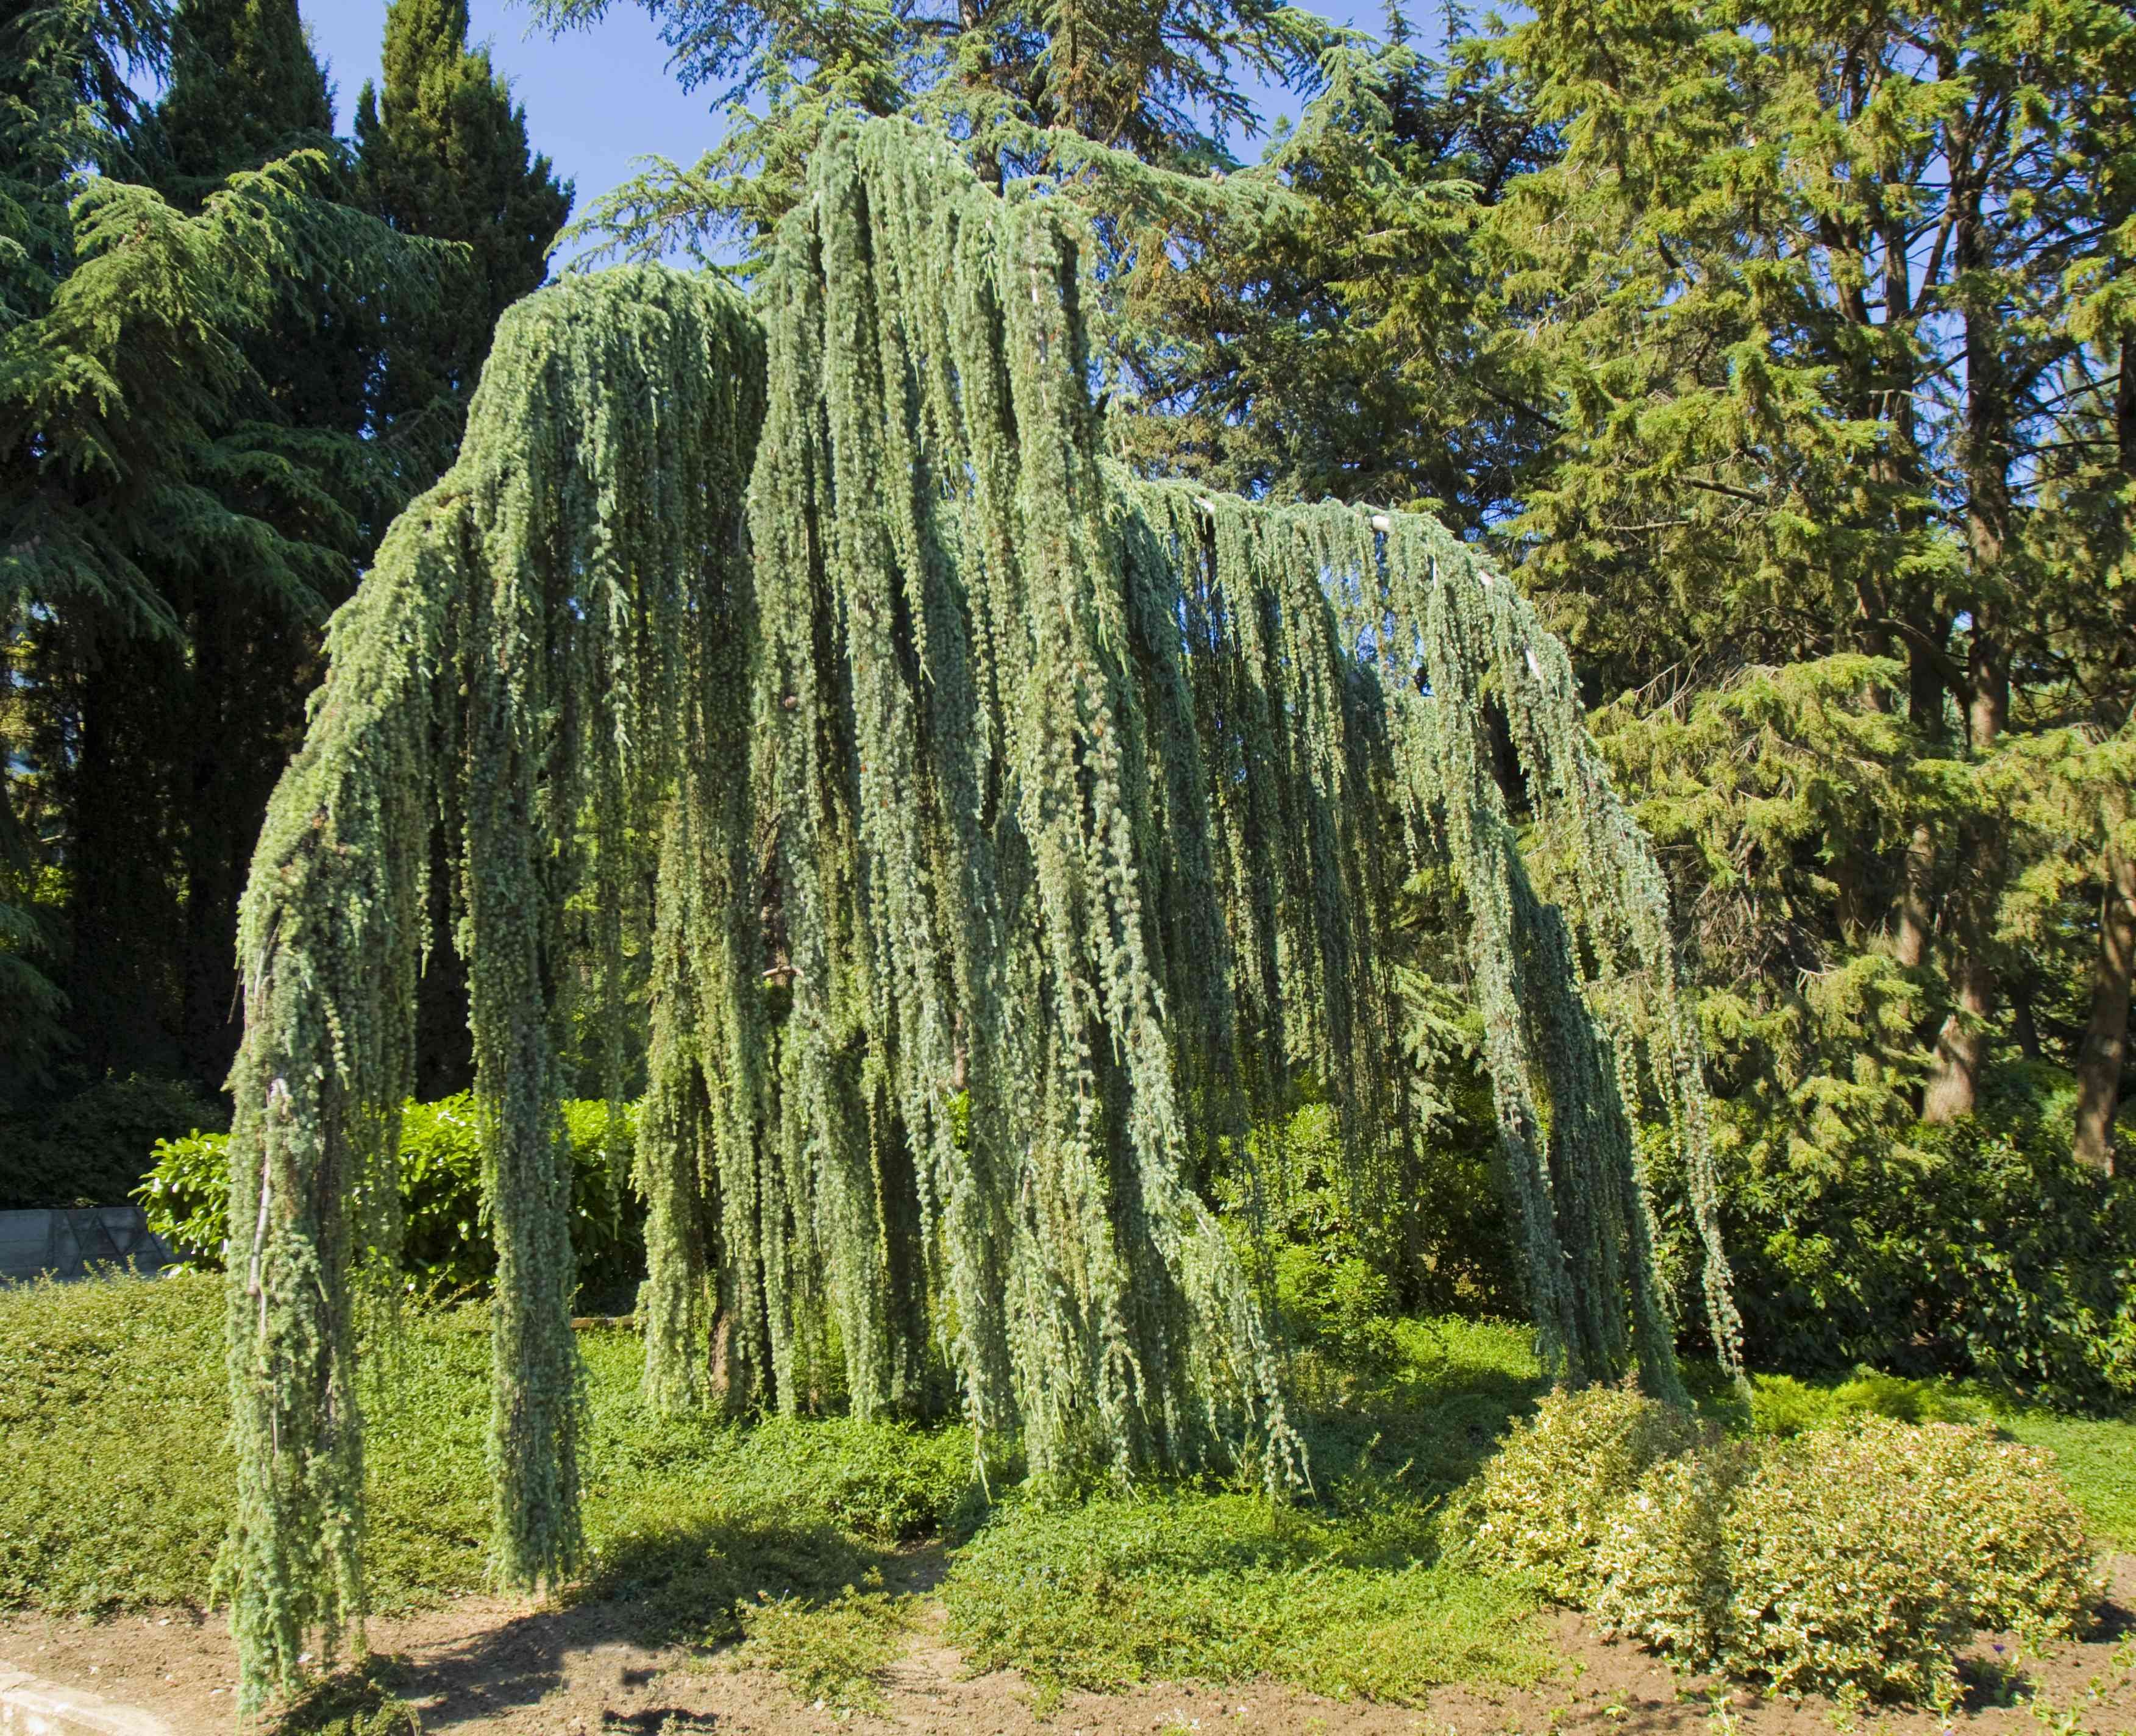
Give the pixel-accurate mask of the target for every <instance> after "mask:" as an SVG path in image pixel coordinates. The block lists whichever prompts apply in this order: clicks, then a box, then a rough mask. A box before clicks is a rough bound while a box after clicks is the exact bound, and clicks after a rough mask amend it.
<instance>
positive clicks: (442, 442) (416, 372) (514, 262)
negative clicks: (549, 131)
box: [356, 0, 571, 487]
mask: <svg viewBox="0 0 2136 1736" xmlns="http://www.w3.org/2000/svg"><path fill="white" fill-rule="evenodd" d="M467 35H468V9H467V4H466V0H393V4H392V5H391V7H389V8H388V9H387V11H386V54H385V83H384V85H383V88H382V89H381V88H378V87H375V86H373V85H371V84H370V83H369V82H368V81H367V82H366V83H365V85H364V87H363V90H362V95H359V96H358V97H357V104H356V140H357V196H358V202H359V203H360V204H361V205H362V207H363V208H364V209H365V210H367V211H371V212H373V213H374V214H376V216H380V217H382V218H384V219H385V221H386V222H388V223H390V224H391V225H392V226H393V227H394V228H396V229H397V230H402V231H403V232H405V233H406V234H410V235H430V236H434V237H436V238H438V239H439V240H449V241H459V242H462V243H464V244H465V245H466V246H467V247H468V249H469V250H470V253H471V259H470V262H469V265H468V274H467V277H466V279H465V280H464V286H463V287H462V288H461V289H459V290H458V291H457V292H456V293H454V294H453V295H452V296H450V297H449V298H447V300H446V301H444V303H440V304H439V306H438V307H436V308H433V309H431V310H430V311H429V312H428V313H425V314H424V315H421V316H418V317H415V318H405V319H401V320H398V321H396V322H395V323H394V324H393V326H392V327H391V330H390V331H389V332H388V333H387V334H386V345H385V350H384V354H383V356H382V357H381V369H380V376H379V379H378V381H377V383H376V386H374V388H373V390H374V398H373V402H372V423H373V427H374V429H375V430H376V432H377V433H378V434H381V435H383V436H385V437H386V438H387V439H389V441H390V442H391V447H392V449H393V457H394V462H395V463H396V464H397V465H398V466H399V467H400V468H401V469H402V470H403V471H404V472H405V473H406V474H407V476H408V477H409V479H410V482H412V483H413V484H414V486H415V487H427V486H428V485H429V483H430V482H431V481H432V480H433V479H434V478H435V477H436V476H437V475H438V474H439V473H440V472H442V471H443V470H444V468H445V466H446V465H447V464H449V463H451V462H452V456H453V453H454V452H455V451H457V450H458V449H459V439H460V431H461V429H463V428H464V426H465V424H466V421H467V407H468V396H469V395H470V394H471V393H472V392H473V390H474V382H475V378H476V376H477V375H478V373H479V372H480V371H481V368H482V363H483V357H485V356H487V355H488V353H489V342H490V334H491V332H493V330H494V329H495V328H496V325H497V322H498V318H499V316H500V315H502V313H503V312H504V310H505V309H506V308H508V307H510V306H511V305H512V303H514V302H516V301H517V300H518V299H519V298H521V297H522V296H523V295H525V294H526V293H527V292H528V291H529V290H532V289H536V288H537V287H538V286H539V285H540V284H541V280H542V278H543V277H544V276H545V275H546V255H547V250H548V246H549V243H550V241H551V239H552V238H553V237H554V236H555V235H556V232H557V230H560V229H561V228H562V227H563V225H564V223H565V221H566V219H567V218H569V217H570V212H571V187H570V183H569V182H559V181H558V180H557V179H556V175H555V173H554V172H553V171H552V170H551V167H550V163H549V159H548V158H546V157H542V156H536V155H534V154H532V153H531V152H530V150H529V148H528V145H527V111H526V110H525V109H523V108H521V107H519V106H518V105H517V104H514V103H513V102H512V94H511V90H510V88H509V86H507V85H506V83H505V82H504V80H502V78H501V77H499V76H498V74H497V72H496V71H495V70H494V69H493V67H492V66H491V65H490V60H489V52H488V50H487V49H486V48H473V49H470V48H469V47H468V41H467Z"/></svg>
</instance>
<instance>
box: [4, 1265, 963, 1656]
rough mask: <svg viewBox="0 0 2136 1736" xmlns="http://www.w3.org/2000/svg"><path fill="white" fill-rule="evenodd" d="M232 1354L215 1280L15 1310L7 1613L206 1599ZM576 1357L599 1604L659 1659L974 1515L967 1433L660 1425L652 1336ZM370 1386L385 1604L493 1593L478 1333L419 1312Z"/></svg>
mask: <svg viewBox="0 0 2136 1736" xmlns="http://www.w3.org/2000/svg"><path fill="white" fill-rule="evenodd" d="M221 1333H222V1281H221V1278H216V1277H206V1276H195V1275H182V1276H177V1277H173V1278H163V1279H159V1280H154V1281H148V1280H142V1279H134V1278H119V1279H114V1280H111V1281H109V1282H104V1283H88V1284H67V1285H51V1284H45V1285H32V1286H15V1287H7V1288H6V1289H4V1290H0V1463H5V1464H6V1465H7V1475H6V1476H5V1477H0V1608H23V1607H39V1608H43V1609H47V1610H51V1611H53V1612H57V1613H65V1614H105V1613H110V1612H117V1611H119V1610H124V1609H130V1608H139V1607H148V1606H150V1605H154V1604H165V1603H193V1604H205V1603H208V1602H209V1601H210V1600H211V1569H212V1566H213V1564H214V1560H215V1558H216V1551H217V1549H218V1548H219V1546H220V1544H221V1539H222V1534H223V1530H224V1525H225V1523H226V1515H227V1512H228V1491H229V1489H230V1485H231V1470H232V1462H231V1454H230V1448H229V1445H228V1442H227V1438H226V1437H227V1432H228V1416H229V1412H228V1406H227V1403H226V1396H225V1389H224V1384H223V1382H224V1369H223V1352H222V1337H221ZM580 1347H581V1349H582V1350H583V1352H584V1355H585V1368H586V1399H587V1409H588V1428H587V1433H586V1447H585V1460H584V1464H583V1472H584V1477H585V1487H586V1501H585V1520H586V1531H587V1539H588V1541H589V1543H590V1545H591V1547H592V1550H593V1556H594V1559H593V1563H592V1567H591V1573H590V1583H591V1584H592V1585H593V1587H594V1588H595V1589H597V1590H599V1591H600V1592H604V1593H608V1592H613V1593H619V1594H630V1595H634V1596H636V1597H637V1598H639V1599H640V1600H641V1602H642V1603H643V1606H644V1609H645V1612H646V1614H647V1617H648V1622H651V1623H657V1624H658V1626H659V1627H660V1629H661V1632H662V1633H663V1637H665V1636H673V1635H681V1634H684V1633H689V1632H696V1633H703V1634H714V1633H716V1635H717V1636H718V1637H731V1635H732V1634H733V1633H734V1632H736V1631H737V1630H736V1629H735V1624H734V1622H733V1617H732V1611H733V1607H734V1605H735V1602H736V1601H737V1600H739V1599H741V1598H754V1597H755V1594H756V1593H758V1592H759V1591H762V1592H765V1593H766V1594H767V1595H769V1596H773V1597H777V1596H780V1595H784V1594H788V1593H794V1594H799V1595H807V1596H813V1595H826V1596H828V1595H833V1594H835V1593H837V1591H838V1590H839V1589H840V1588H842V1587H843V1586H844V1585H846V1584H847V1583H852V1582H854V1581H857V1580H858V1579H859V1578H862V1576H864V1575H865V1574H866V1573H867V1569H869V1568H870V1567H871V1566H872V1565H875V1564H877V1563H878V1562H879V1561H880V1560H881V1559H884V1558H886V1556H887V1554H889V1552H890V1551H891V1549H892V1548H893V1547H894V1545H895V1544H896V1543H897V1542H898V1541H899V1540H901V1539H902V1538H905V1537H910V1536H915V1535H921V1534H923V1533H931V1532H934V1531H935V1530H939V1528H941V1527H942V1526H943V1525H944V1524H945V1523H949V1522H952V1521H954V1520H955V1519H956V1517H957V1515H959V1512H960V1511H965V1510H967V1509H970V1508H972V1507H973V1503H974V1502H975V1501H976V1496H977V1490H978V1479H977V1477H976V1476H975V1474H974V1468H973V1457H972V1445H971V1438H970V1436H969V1434H968V1433H966V1432H965V1431H964V1430H963V1429H961V1428H943V1429H936V1430H932V1431H922V1430H918V1429H913V1428H903V1427H901V1426H898V1425H896V1424H890V1423H858V1422H854V1421H852V1420H851V1419H848V1418H834V1419H829V1420H825V1421H821V1422H809V1423H800V1422H794V1421H787V1420H777V1421H773V1422H769V1423H763V1424H760V1425H759V1426H756V1427H754V1428H742V1427H740V1426H736V1425H732V1424H722V1423H713V1422H708V1421H700V1420H697V1419H692V1418H679V1419H678V1418H663V1417H657V1416H654V1415H653V1414H650V1413H648V1411H647V1410H645V1409H644V1408H643V1406H641V1405H640V1404H638V1396H637V1393H638V1375H639V1371H640V1368H641V1361H640V1348H639V1346H638V1341H637V1340H636V1339H635V1338H634V1337H633V1336H631V1335H630V1334H629V1333H628V1332H620V1331H609V1332H590V1333H586V1334H584V1335H582V1336H581V1338H580ZM488 1386H489V1337H488V1321H487V1317H486V1315H485V1314H484V1312H483V1310H481V1309H479V1308H466V1309H459V1310H454V1311H449V1312H411V1314H410V1317H408V1319H407V1321H405V1326H404V1329H403V1331H402V1333H401V1336H400V1338H399V1340H398V1341H397V1343H396V1346H395V1347H394V1350H393V1352H392V1354H391V1356H390V1357H386V1356H381V1357H380V1358H379V1359H377V1361H376V1369H375V1371H374V1374H373V1375H372V1376H371V1378H370V1379H368V1380H367V1387H369V1388H370V1390H369V1391H367V1394H366V1413H367V1422H368V1427H367V1433H366V1447H367V1456H368V1462H369V1464H368V1468H369V1481H370V1495H369V1511H370V1533H369V1542H368V1550H367V1554H368V1565H369V1569H370V1582H371V1594H372V1603H373V1607H375V1608H376V1609H377V1610H379V1611H380V1612H385V1613H392V1612H398V1611H401V1610H405V1609H409V1608H417V1607H427V1606H432V1605H434V1604H436V1603H439V1602H441V1601H443V1600H444V1599H445V1598H449V1597H451V1596H453V1595H454V1593H463V1592H469V1591H477V1590H480V1589H481V1588H483V1585H484V1583H485V1572H486V1563H487V1559H488V1530H489V1513H488V1472H487V1470H486V1469H485V1464H484V1452H483V1439H484V1435H485V1432H486V1430H487V1428H488V1417H489V1399H488ZM715 1558H716V1559H715Z"/></svg>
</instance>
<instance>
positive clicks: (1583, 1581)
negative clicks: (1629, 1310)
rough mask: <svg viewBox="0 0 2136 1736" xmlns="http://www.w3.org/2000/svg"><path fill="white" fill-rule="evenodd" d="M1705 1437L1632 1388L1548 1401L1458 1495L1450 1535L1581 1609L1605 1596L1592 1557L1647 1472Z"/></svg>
mask: <svg viewBox="0 0 2136 1736" xmlns="http://www.w3.org/2000/svg"><path fill="white" fill-rule="evenodd" d="M1700 1437H1701V1431H1700V1428H1699V1425H1698V1423H1697V1422H1696V1421H1694V1420H1693V1419H1692V1418H1691V1417H1689V1416H1687V1415H1686V1414H1684V1413H1683V1412H1682V1411H1681V1410H1678V1409H1676V1408H1675V1407H1674V1406H1672V1405H1668V1404H1663V1403H1662V1402H1661V1401H1660V1400H1659V1399H1650V1398H1648V1397H1647V1396H1646V1394H1643V1393H1640V1392H1638V1391H1635V1390H1633V1389H1629V1388H1625V1387H1620V1386H1590V1387H1587V1388H1585V1389H1582V1390H1580V1391H1579V1392H1556V1393H1551V1394H1548V1395H1546V1397H1545V1398H1544V1399H1543V1400H1542V1402H1541V1404H1539V1405H1538V1406H1537V1407H1536V1414H1535V1416H1534V1417H1533V1418H1532V1419H1531V1420H1530V1421H1528V1422H1526V1423H1519V1424H1517V1425H1516V1426H1515V1428H1513V1431H1512V1433H1511V1434H1509V1435H1508V1436H1507V1438H1506V1441H1505V1444H1504V1445H1503V1446H1502V1447H1500V1448H1499V1449H1498V1452H1497V1454H1496V1455H1495V1456H1494V1457H1492V1458H1491V1460H1490V1461H1489V1462H1488V1463H1486V1464H1485V1466H1484V1467H1483V1471H1482V1472H1481V1473H1480V1474H1479V1475H1478V1477H1477V1478H1476V1480H1475V1481H1473V1482H1472V1483H1471V1484H1469V1485H1468V1487H1467V1488H1465V1489H1464V1490H1462V1491H1460V1492H1459V1494H1457V1495H1456V1496H1455V1497H1454V1501H1453V1502H1452V1504H1451V1505H1450V1506H1449V1510H1448V1516H1447V1525H1448V1528H1449V1533H1450V1535H1451V1536H1452V1538H1453V1539H1454V1540H1455V1541H1456V1542H1457V1543H1458V1544H1459V1545H1461V1546H1463V1547H1464V1549H1465V1550H1466V1552H1467V1553H1468V1554H1470V1555H1471V1556H1472V1557H1473V1559H1476V1560H1478V1561H1479V1562H1481V1563H1483V1564H1488V1565H1489V1566H1492V1567H1495V1568H1498V1569H1510V1570H1512V1571H1513V1572H1516V1573H1519V1574H1525V1575H1527V1576H1528V1577H1529V1578H1532V1579H1533V1580H1534V1581H1535V1583H1536V1584H1537V1585H1538V1586H1539V1587H1540V1588H1541V1589H1542V1590H1543V1591H1544V1592H1545V1593H1546V1594H1547V1595H1549V1596H1550V1597H1551V1598H1556V1600H1557V1601H1558V1602H1559V1603H1570V1604H1575V1605H1580V1606H1584V1605H1585V1604H1586V1603H1588V1602H1589V1601H1590V1599H1591V1598H1593V1596H1594V1595H1595V1593H1596V1592H1597V1591H1598V1590H1599V1589H1600V1581H1599V1580H1598V1578H1596V1575H1595V1551H1596V1548H1597V1546H1598V1545H1599V1544H1600V1543H1601V1542H1602V1540H1603V1538H1604V1536H1605V1535H1607V1533H1608V1530H1609V1523H1610V1520H1611V1519H1612V1517H1613V1515H1614V1514H1615V1513H1616V1512H1617V1511H1618V1509H1619V1508H1620V1507H1621V1506H1623V1505H1624V1501H1625V1500H1626V1499H1627V1498H1628V1497H1629V1496H1630V1495H1631V1493H1632V1492H1633V1491H1634V1488H1635V1487H1636V1486H1638V1483H1639V1481H1640V1480H1641V1479H1642V1478H1643V1477H1645V1476H1646V1474H1647V1473H1648V1471H1649V1470H1651V1469H1652V1468H1653V1467H1654V1466H1655V1465H1657V1464H1658V1463H1660V1462H1662V1461H1663V1460H1664V1459H1669V1458H1673V1457H1677V1455H1679V1454H1682V1453H1685V1452H1689V1451H1690V1450H1691V1449H1692V1447H1695V1446H1697V1444H1698V1442H1699V1439H1700Z"/></svg>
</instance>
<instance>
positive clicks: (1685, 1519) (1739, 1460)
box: [1593, 1441, 1757, 1666]
mask: <svg viewBox="0 0 2136 1736" xmlns="http://www.w3.org/2000/svg"><path fill="white" fill-rule="evenodd" d="M1756 1460H1757V1450H1756V1448H1755V1447H1752V1446H1751V1445H1750V1444H1749V1443H1745V1442H1740V1441H1716V1442H1715V1443H1712V1444H1711V1446H1710V1447H1708V1448H1707V1449H1706V1451H1704V1452H1688V1453H1684V1454H1682V1455H1681V1456H1680V1457H1676V1458H1669V1459H1663V1461H1662V1462H1660V1463H1659V1464H1658V1465H1656V1466H1654V1467H1653V1468H1652V1469H1651V1470H1649V1471H1648V1472H1647V1474H1646V1475H1645V1476H1644V1477H1641V1478H1640V1479H1639V1481H1638V1486H1637V1487H1636V1488H1634V1490H1633V1491H1632V1492H1631V1494H1630V1495H1629V1496H1627V1497H1626V1498H1625V1500H1624V1504H1623V1505H1622V1506H1619V1508H1618V1509H1617V1510H1616V1511H1614V1512H1613V1513H1612V1514H1610V1515H1609V1519H1608V1520H1607V1522H1606V1524H1605V1525H1604V1530H1603V1535H1602V1540H1601V1541H1600V1543H1599V1544H1596V1546H1595V1556H1594V1569H1593V1571H1594V1577H1595V1582H1596V1585H1597V1590H1596V1593H1595V1602H1594V1605H1593V1613H1594V1615H1595V1620H1596V1622H1597V1623H1598V1624H1599V1625H1600V1627H1601V1628H1602V1630H1603V1631H1604V1632H1605V1633H1608V1634H1611V1635H1613V1636H1616V1635H1621V1636H1623V1637H1625V1638H1628V1639H1634V1640H1638V1641H1640V1642H1642V1643H1643V1644H1644V1645H1648V1646H1653V1647H1654V1648H1655V1649H1656V1650H1657V1651H1669V1652H1673V1653H1674V1654H1675V1655H1676V1656H1679V1657H1682V1658H1686V1659H1688V1660H1690V1661H1692V1662H1693V1663H1695V1664H1698V1665H1702V1666H1710V1665H1711V1664H1713V1663H1714V1662H1715V1661H1716V1660H1717V1659H1718V1658H1719V1657H1720V1656H1721V1652H1722V1651H1723V1650H1724V1649H1725V1648H1726V1646H1727V1643H1728V1636H1729V1632H1730V1627H1729V1619H1730V1598H1731V1595H1732V1592H1733V1587H1732V1585H1731V1581H1730V1577H1729V1572H1728V1552H1727V1547H1726V1539H1725V1535H1724V1530H1725V1526H1726V1522H1727V1518H1728V1512H1729V1509H1730V1507H1731V1505H1732V1504H1733V1503H1734V1501H1735V1496H1736V1492H1737V1491H1738V1490H1739V1489H1740V1487H1741V1486H1742V1484H1743V1480H1744V1479H1745V1477H1748V1476H1749V1475H1750V1472H1751V1469H1752V1467H1754V1465H1755V1463H1756Z"/></svg>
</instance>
